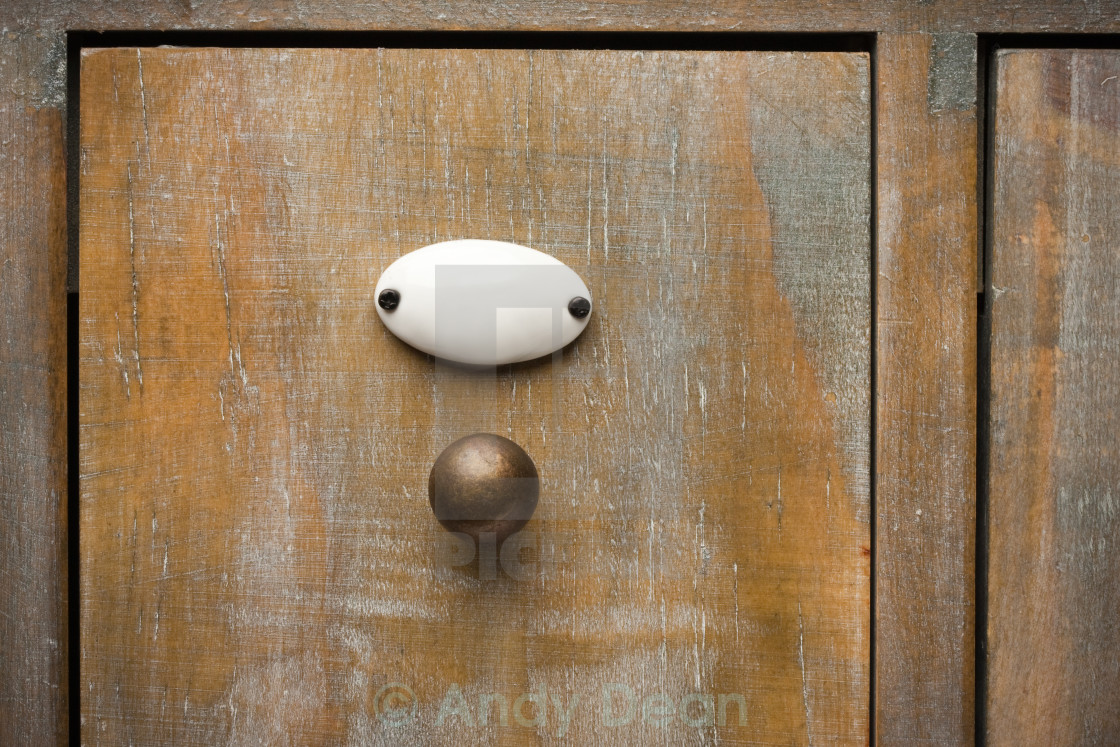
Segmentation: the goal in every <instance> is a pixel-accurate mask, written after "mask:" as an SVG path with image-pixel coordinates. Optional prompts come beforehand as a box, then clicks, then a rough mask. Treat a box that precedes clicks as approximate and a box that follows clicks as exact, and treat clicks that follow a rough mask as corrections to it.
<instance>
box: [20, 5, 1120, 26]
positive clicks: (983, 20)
mask: <svg viewBox="0 0 1120 747" xmlns="http://www.w3.org/2000/svg"><path fill="white" fill-rule="evenodd" d="M0 24H2V25H3V26H5V27H7V28H10V29H18V30H23V29H36V28H42V27H47V28H53V29H67V28H78V29H96V30H108V29H123V30H133V29H137V28H152V29H157V28H158V29H166V28H194V29H227V28H238V29H250V30H251V29H256V30H262V29H373V30H376V29H387V28H389V29H413V30H421V31H428V30H433V29H443V30H456V29H483V30H490V29H514V30H518V29H520V30H557V29H559V30H576V31H619V30H623V31H764V32H767V31H778V32H784V31H795V32H825V33H834V32H857V33H863V32H868V31H883V32H894V33H901V32H907V31H910V32H933V31H958V32H969V33H976V32H1044V31H1050V32H1056V31H1086V32H1093V33H1104V32H1113V33H1115V32H1117V31H1120V3H1118V2H1116V0H1082V1H1079V2H1070V3H1055V2H1053V1H1052V0H1014V1H1013V2H1004V1H999V0H924V1H923V2H912V0H885V1H884V2H875V3H869V2H864V1H863V0H829V2H824V3H822V2H819V1H818V0H716V1H715V2H707V3H692V2H687V0H643V1H642V2H633V0H597V1H596V2H585V1H584V0H512V1H511V0H504V1H503V2H498V3H494V2H484V1H483V0H466V1H464V2H455V3H449V2H440V3H433V2H427V1H426V0H395V1H394V2H391V3H354V2H347V1H345V0H268V2H264V3H261V2H249V0H235V1H234V2H221V3H202V2H190V3H184V2H181V0H146V1H145V2H137V1H136V0H102V1H101V2H95V3H91V2H83V3H79V2H74V0H10V2H8V3H7V4H5V5H4V6H3V8H0Z"/></svg>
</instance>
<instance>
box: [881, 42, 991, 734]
mask: <svg viewBox="0 0 1120 747" xmlns="http://www.w3.org/2000/svg"><path fill="white" fill-rule="evenodd" d="M975 49H976V40H975V38H974V37H969V38H967V39H963V40H962V39H959V38H954V39H950V40H938V39H934V38H931V37H930V36H928V35H923V34H912V35H901V36H895V35H886V36H884V37H882V38H881V39H880V42H879V46H878V50H879V58H878V60H879V63H878V64H879V71H880V78H879V81H878V86H879V88H878V90H879V112H878V117H879V124H878V126H879V136H878V146H879V147H878V151H879V152H878V180H879V184H878V186H877V189H878V195H879V205H878V208H879V210H878V212H879V233H878V237H877V238H878V272H877V278H878V288H877V304H878V305H877V322H878V323H877V371H878V375H877V379H876V380H877V385H878V392H877V398H878V402H877V406H878V411H877V416H876V417H877V423H878V427H877V433H876V436H877V438H876V459H877V464H876V472H877V474H876V498H875V503H876V530H875V536H876V545H875V548H876V552H875V554H876V572H875V589H876V592H875V600H876V601H875V604H876V614H875V620H876V649H875V693H876V736H877V739H878V740H879V741H881V742H882V743H883V744H969V743H971V742H972V740H973V731H974V724H973V721H974V716H973V712H974V705H973V701H974V694H973V693H974V687H975V685H974V679H975V678H974V673H973V671H974V665H973V662H974V656H973V645H974V644H973V641H974V638H973V636H974V630H975V611H974V604H975V575H974V574H975V546H976V545H975V537H976V526H975V522H976V513H975V494H976V409H975V408H976V291H977V282H976V278H977V270H976V267H977V259H976V237H977V227H976V220H977V217H976V194H977V185H976V179H977V176H976V175H977V171H976V140H977V125H976V105H975V83H976V68H975V65H976V60H975ZM946 55H956V57H957V59H953V60H947V59H945V56H946ZM962 70H971V80H972V84H973V88H972V95H971V103H967V104H966V103H965V101H966V99H968V96H967V95H966V94H965V93H964V92H963V91H961V90H960V89H961V88H962V87H963V85H964V84H963V83H961V82H960V81H961V79H962V78H967V75H965V74H964V73H962V72H961V71H962ZM931 75H948V76H950V77H952V78H953V79H954V80H953V81H951V82H944V81H943V82H931V81H929V80H928V78H929V76H931ZM946 89H951V90H952V91H953V92H952V93H946ZM936 92H940V93H936Z"/></svg>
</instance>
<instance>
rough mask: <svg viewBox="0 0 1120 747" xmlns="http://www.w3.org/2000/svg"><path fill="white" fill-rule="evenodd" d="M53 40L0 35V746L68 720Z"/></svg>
mask: <svg viewBox="0 0 1120 747" xmlns="http://www.w3.org/2000/svg"><path fill="white" fill-rule="evenodd" d="M51 48H52V39H51V38H49V37H43V36H27V37H22V38H18V39H11V38H8V39H4V40H0V77H2V78H3V79H4V81H5V83H4V85H0V133H3V135H2V137H0V215H2V216H3V225H2V227H0V743H2V744H53V743H61V742H63V741H64V739H65V726H66V701H67V693H66V687H65V684H66V672H67V667H66V652H67V645H66V636H67V628H66V609H67V608H66V588H67V587H66V422H65V401H66V396H65V391H66V296H65V275H66V262H65V258H66V203H65V165H64V161H63V152H64V151H63V145H62V144H63V126H62V117H61V116H60V112H59V110H58V108H57V107H56V106H51V105H49V101H50V99H51V95H50V93H49V92H46V91H44V90H43V89H42V87H41V79H42V76H43V70H42V69H41V67H40V66H39V62H40V61H41V60H44V59H49V58H50V56H51Z"/></svg>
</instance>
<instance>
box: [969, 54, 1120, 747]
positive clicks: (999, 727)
mask: <svg viewBox="0 0 1120 747" xmlns="http://www.w3.org/2000/svg"><path fill="white" fill-rule="evenodd" d="M997 66H998V70H997V76H998V78H997V83H996V119H995V164H994V169H995V182H994V195H993V217H994V221H995V222H994V227H993V232H992V235H993V238H992V242H993V243H992V263H991V266H992V280H991V293H992V338H991V347H992V378H991V382H992V384H991V386H992V395H991V477H990V479H991V483H990V493H991V507H990V525H989V526H990V529H989V534H990V542H989V547H990V553H989V614H988V650H989V656H990V660H989V688H988V698H987V714H988V717H987V724H986V732H987V736H988V743H989V744H992V745H1018V744H1115V743H1116V742H1117V740H1120V707H1118V700H1117V693H1118V692H1120V545H1118V544H1117V540H1118V538H1120V440H1118V435H1120V211H1118V210H1117V205H1118V204H1120V52H1115V51H1071V50H1006V51H1001V52H1000V53H999V54H998V57H997Z"/></svg>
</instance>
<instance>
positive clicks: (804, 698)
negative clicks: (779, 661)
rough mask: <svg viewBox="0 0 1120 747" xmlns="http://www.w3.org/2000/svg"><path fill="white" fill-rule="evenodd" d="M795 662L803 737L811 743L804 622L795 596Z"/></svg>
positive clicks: (799, 602)
mask: <svg viewBox="0 0 1120 747" xmlns="http://www.w3.org/2000/svg"><path fill="white" fill-rule="evenodd" d="M797 663H798V665H799V666H800V667H801V704H802V706H803V707H804V709H805V738H806V739H807V740H808V742H809V746H810V747H812V744H813V714H812V713H811V712H810V710H809V681H808V680H807V679H806V677H805V622H804V620H802V618H801V597H800V596H798V597H797Z"/></svg>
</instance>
